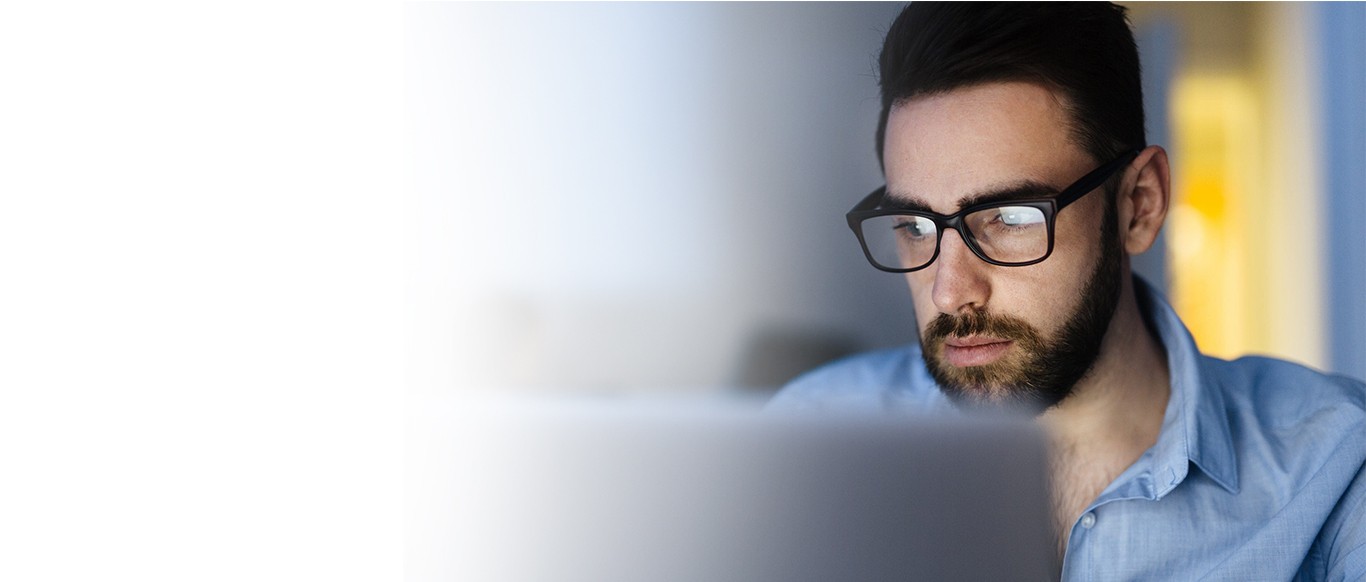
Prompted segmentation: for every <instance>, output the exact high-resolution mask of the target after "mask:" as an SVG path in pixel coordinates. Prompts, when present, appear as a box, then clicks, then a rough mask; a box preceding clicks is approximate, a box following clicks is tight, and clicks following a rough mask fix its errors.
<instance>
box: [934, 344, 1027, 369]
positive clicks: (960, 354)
mask: <svg viewBox="0 0 1366 582" xmlns="http://www.w3.org/2000/svg"><path fill="white" fill-rule="evenodd" d="M1014 343H1015V342H1014V341H1012V340H1007V339H1001V338H995V337H987V336H971V337H952V336H951V337H948V338H946V339H945V340H944V359H945V360H947V361H948V363H949V364H952V365H954V366H957V367H960V368H966V367H969V366H984V365H986V364H990V363H992V362H994V361H996V360H998V359H1000V358H1001V357H1002V356H1004V355H1005V353H1006V351H1007V350H1009V349H1010V346H1011V345H1012V344H1014Z"/></svg>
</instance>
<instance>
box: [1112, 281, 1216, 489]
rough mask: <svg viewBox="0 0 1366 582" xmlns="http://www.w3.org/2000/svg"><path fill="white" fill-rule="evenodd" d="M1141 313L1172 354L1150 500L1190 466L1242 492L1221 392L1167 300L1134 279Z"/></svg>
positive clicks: (1181, 477) (1172, 486)
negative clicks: (1194, 466)
mask: <svg viewBox="0 0 1366 582" xmlns="http://www.w3.org/2000/svg"><path fill="white" fill-rule="evenodd" d="M1134 291H1135V294H1136V295H1137V298H1138V305H1139V308H1140V309H1141V310H1142V311H1143V313H1144V314H1145V315H1146V316H1147V319H1148V323H1149V324H1150V325H1152V328H1153V331H1154V332H1156V333H1157V337H1158V339H1159V340H1161V342H1162V345H1163V347H1164V348H1165V349H1166V351H1167V370H1168V372H1169V373H1170V375H1171V396H1170V398H1169V399H1168V401H1167V411H1166V413H1165V414H1164V415H1163V418H1162V431H1161V432H1160V433H1159V434H1158V436H1157V443H1156V444H1154V445H1153V447H1152V449H1151V451H1150V452H1151V453H1152V457H1151V459H1150V462H1149V467H1151V474H1150V475H1151V477H1150V478H1151V480H1150V481H1149V483H1150V486H1149V487H1148V489H1149V491H1148V492H1147V493H1148V496H1149V497H1151V498H1154V499H1161V498H1162V497H1163V496H1165V495H1166V494H1167V493H1170V492H1171V490H1172V489H1175V488H1176V486H1177V485H1179V484H1180V483H1181V482H1182V481H1183V480H1185V478H1186V475H1187V470H1188V468H1189V466H1190V464H1191V463H1194V464H1195V465H1196V466H1198V467H1199V468H1200V470H1201V471H1203V472H1204V473H1205V475H1207V476H1209V477H1210V478H1211V479H1213V480H1214V481H1215V482H1216V483H1218V484H1219V485H1220V486H1221V487H1223V488H1224V489H1226V490H1228V491H1229V492H1231V493H1237V492H1238V463H1237V459H1236V457H1235V456H1234V450H1233V435H1232V432H1231V431H1230V430H1229V423H1228V415H1227V412H1226V410H1225V408H1224V398H1223V393H1222V389H1221V388H1222V387H1221V386H1220V385H1219V382H1218V378H1217V377H1216V376H1215V375H1214V374H1213V373H1212V371H1211V370H1208V369H1207V367H1208V366H1205V365H1203V362H1202V359H1201V355H1200V351H1199V350H1198V349H1197V348H1196V346H1195V339H1194V338H1192V337H1191V334H1190V331H1189V330H1187V329H1186V326H1185V324H1183V323H1181V318H1179V317H1177V315H1176V312H1175V311H1174V310H1173V309H1172V307H1171V305H1168V304H1167V301H1166V300H1165V299H1163V297H1162V295H1161V294H1160V293H1159V292H1158V291H1157V290H1156V289H1154V288H1153V287H1152V286H1151V285H1149V284H1148V282H1147V281H1144V280H1143V279H1142V278H1140V277H1137V276H1135V277H1134Z"/></svg>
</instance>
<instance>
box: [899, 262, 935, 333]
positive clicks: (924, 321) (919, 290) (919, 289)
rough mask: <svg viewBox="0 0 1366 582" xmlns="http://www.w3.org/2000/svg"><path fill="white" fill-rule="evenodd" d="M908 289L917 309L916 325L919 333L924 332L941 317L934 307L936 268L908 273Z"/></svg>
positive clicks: (931, 267)
mask: <svg viewBox="0 0 1366 582" xmlns="http://www.w3.org/2000/svg"><path fill="white" fill-rule="evenodd" d="M904 276H905V277H906V287H907V289H909V290H910V292H911V303H912V304H913V307H914V308H915V324H916V327H917V328H918V330H917V331H919V332H922V333H923V332H924V331H925V326H926V325H929V323H930V321H932V320H934V317H935V316H936V315H939V310H938V309H937V308H935V306H934V266H933V265H931V266H930V267H929V268H926V269H921V270H919V271H916V272H914V273H906V274H905V275H904Z"/></svg>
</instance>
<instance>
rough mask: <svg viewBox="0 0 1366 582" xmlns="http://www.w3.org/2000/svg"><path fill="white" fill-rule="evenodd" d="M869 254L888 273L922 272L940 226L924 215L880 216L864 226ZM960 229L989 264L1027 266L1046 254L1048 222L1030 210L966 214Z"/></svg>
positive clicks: (932, 252) (1007, 208) (999, 208)
mask: <svg viewBox="0 0 1366 582" xmlns="http://www.w3.org/2000/svg"><path fill="white" fill-rule="evenodd" d="M861 226H862V229H863V239H864V243H865V244H866V245H867V247H868V252H869V253H870V254H872V258H873V260H874V261H875V262H877V263H878V264H879V265H881V266H883V267H887V268H891V269H915V268H919V267H923V266H925V265H927V264H929V262H930V261H931V260H933V259H934V257H935V250H936V248H937V246H938V244H939V233H938V227H937V226H936V225H935V223H934V221H933V220H930V219H929V218H926V217H923V216H914V215H891V216H878V217H874V218H869V219H866V220H864V221H863V222H862V225H861ZM963 226H964V227H966V229H967V230H968V232H969V233H970V235H971V237H972V239H973V241H975V242H976V243H977V248H978V249H979V250H980V251H981V252H982V254H984V255H986V256H987V257H989V258H990V259H991V260H993V261H997V262H1001V263H1027V262H1030V261H1035V260H1038V259H1041V258H1043V257H1044V255H1046V254H1047V253H1048V220H1047V217H1046V216H1045V215H1044V211H1043V210H1040V209H1038V208H1035V207H1033V206H995V207H991V208H984V209H981V210H978V211H975V212H971V213H968V214H967V215H965V216H964V217H963Z"/></svg>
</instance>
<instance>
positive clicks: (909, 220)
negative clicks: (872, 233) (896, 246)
mask: <svg viewBox="0 0 1366 582" xmlns="http://www.w3.org/2000/svg"><path fill="white" fill-rule="evenodd" d="M892 229H893V230H896V231H897V232H899V233H901V234H902V236H907V237H911V238H924V237H927V236H933V235H934V232H935V227H934V221H932V220H930V219H928V218H925V217H923V216H905V217H898V218H897V220H896V222H895V223H894V224H893V226H892Z"/></svg>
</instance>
